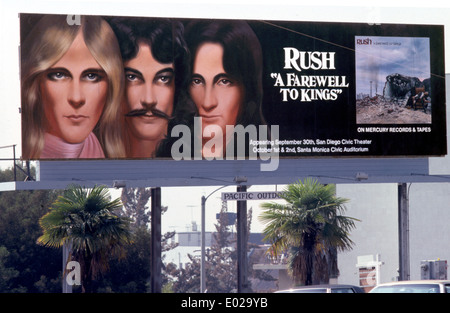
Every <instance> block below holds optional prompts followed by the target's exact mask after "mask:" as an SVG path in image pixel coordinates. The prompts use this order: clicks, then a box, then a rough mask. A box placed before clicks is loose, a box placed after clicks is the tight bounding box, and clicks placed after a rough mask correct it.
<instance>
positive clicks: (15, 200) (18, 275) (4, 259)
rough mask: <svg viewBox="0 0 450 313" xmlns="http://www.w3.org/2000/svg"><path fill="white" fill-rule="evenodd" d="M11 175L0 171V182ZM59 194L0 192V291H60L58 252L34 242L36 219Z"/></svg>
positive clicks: (19, 175)
mask: <svg viewBox="0 0 450 313" xmlns="http://www.w3.org/2000/svg"><path fill="white" fill-rule="evenodd" d="M13 177H14V176H13V169H11V168H10V169H5V170H2V171H0V180H1V181H12V180H13ZM17 179H18V180H24V179H25V176H24V174H23V173H22V172H20V171H19V172H18V173H17ZM60 193H61V192H60V191H55V190H50V191H48V190H30V191H4V192H0V254H1V256H0V277H2V278H1V279H0V281H1V282H0V293H11V292H14V293H17V292H60V291H61V279H60V275H61V271H62V266H61V263H62V262H61V260H62V258H61V252H60V251H57V250H51V251H49V249H46V248H44V247H42V246H40V245H37V244H36V240H37V238H38V237H39V236H40V235H41V229H40V227H39V218H40V217H41V216H42V215H44V214H45V213H47V211H48V208H49V207H50V205H51V203H53V201H55V199H56V197H57V196H58V195H59V194H60ZM4 275H5V276H4ZM3 278H4V279H3Z"/></svg>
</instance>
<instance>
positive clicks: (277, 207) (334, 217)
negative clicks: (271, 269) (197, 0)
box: [260, 179, 356, 285]
mask: <svg viewBox="0 0 450 313" xmlns="http://www.w3.org/2000/svg"><path fill="white" fill-rule="evenodd" d="M283 199H284V200H286V204H281V203H273V202H271V203H264V204H262V207H263V208H264V209H265V210H264V211H263V213H262V214H261V216H260V219H261V220H262V221H263V222H265V223H266V227H265V229H264V234H265V239H266V240H268V241H269V242H271V247H270V248H269V253H270V254H272V255H274V256H277V255H279V254H280V253H283V252H286V251H288V250H290V257H291V258H290V263H289V269H290V272H291V274H292V276H293V277H294V279H295V280H296V282H297V283H298V284H302V285H311V284H312V283H319V282H328V279H329V273H330V268H336V264H333V263H336V260H335V258H334V257H333V256H334V255H335V254H336V251H345V250H349V249H351V248H352V246H353V242H352V240H351V239H350V236H349V234H350V231H351V230H352V229H354V228H355V221H356V219H354V218H351V217H347V216H343V215H342V213H343V212H344V211H345V206H344V204H345V203H346V202H347V201H348V199H344V198H340V197H336V196H335V188H334V185H322V184H320V183H318V182H317V181H316V180H312V179H306V180H305V181H304V182H301V181H299V182H298V183H295V184H291V185H288V186H287V188H286V190H285V193H284V196H283Z"/></svg>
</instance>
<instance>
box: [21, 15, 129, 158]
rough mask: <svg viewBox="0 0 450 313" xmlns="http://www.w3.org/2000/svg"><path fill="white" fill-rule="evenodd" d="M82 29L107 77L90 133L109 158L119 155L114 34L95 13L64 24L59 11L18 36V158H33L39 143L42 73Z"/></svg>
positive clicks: (119, 66) (119, 67) (120, 85)
mask: <svg viewBox="0 0 450 313" xmlns="http://www.w3.org/2000/svg"><path fill="white" fill-rule="evenodd" d="M79 31H82V33H83V38H84V41H85V43H86V46H87V47H88V49H89V51H90V52H91V54H92V56H93V57H94V58H95V60H96V61H97V62H98V64H99V65H100V66H101V67H102V68H103V70H104V71H105V73H106V75H107V79H108V94H107V99H106V104H105V107H104V110H103V113H102V116H101V117H100V120H99V122H98V123H97V127H96V129H95V132H96V134H97V137H98V139H99V141H100V143H101V145H102V147H103V150H104V153H105V155H106V156H107V157H110V158H120V157H124V156H125V148H124V145H123V141H122V132H123V129H124V127H123V122H122V118H121V117H120V114H121V108H120V102H121V99H122V97H123V92H124V74H123V63H122V57H121V54H120V49H119V44H118V42H117V38H116V36H115V34H114V32H113V31H112V29H111V27H110V26H109V24H108V23H107V22H106V21H105V20H104V19H103V18H101V17H98V16H81V18H80V24H79V25H76V24H75V25H69V24H68V23H67V16H65V15H45V16H44V17H42V18H41V19H40V20H39V22H38V23H37V25H36V26H35V27H34V28H33V30H32V31H31V32H30V33H29V35H28V36H27V38H26V39H25V40H24V42H23V44H22V47H21V66H22V158H24V159H38V158H39V157H40V153H41V151H42V148H43V146H44V134H45V116H44V113H43V105H42V103H41V94H40V83H41V80H42V77H43V75H44V73H45V72H46V71H47V70H48V69H49V68H50V67H51V66H52V65H53V64H55V63H56V62H57V61H58V60H59V59H61V58H62V56H63V55H64V54H65V53H66V51H67V50H68V49H69V47H70V46H71V44H72V42H73V41H74V39H75V37H76V35H77V34H78V32H79Z"/></svg>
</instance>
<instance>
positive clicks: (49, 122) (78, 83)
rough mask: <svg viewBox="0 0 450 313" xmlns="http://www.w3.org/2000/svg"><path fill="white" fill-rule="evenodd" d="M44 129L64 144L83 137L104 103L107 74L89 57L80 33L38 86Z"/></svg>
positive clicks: (95, 119)
mask: <svg viewBox="0 0 450 313" xmlns="http://www.w3.org/2000/svg"><path fill="white" fill-rule="evenodd" d="M40 90H41V95H42V105H43V108H44V114H45V117H46V123H45V128H46V132H48V133H50V134H51V135H54V136H56V137H59V138H61V139H62V140H64V141H65V142H67V143H71V144H76V143H80V142H82V141H83V140H85V139H86V138H87V137H88V135H89V134H90V133H91V132H92V131H93V129H94V127H95V126H96V125H97V123H98V121H99V119H100V116H101V114H102V112H103V108H104V106H105V103H106V97H107V91H108V82H107V79H106V73H105V72H104V71H103V69H102V68H101V67H100V65H99V64H98V63H97V61H96V60H95V59H94V57H93V56H92V54H91V52H90V51H89V49H88V47H87V46H86V43H85V42H84V39H83V35H82V33H81V32H79V33H78V35H77V36H76V37H75V40H74V41H73V43H72V45H71V46H70V48H69V49H68V50H67V52H66V53H65V54H64V55H63V57H62V58H61V59H60V60H59V61H58V62H56V63H55V64H54V65H53V66H52V67H50V68H49V69H48V70H47V71H46V73H45V74H44V76H43V79H42V82H41V85H40Z"/></svg>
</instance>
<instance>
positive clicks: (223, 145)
mask: <svg viewBox="0 0 450 313" xmlns="http://www.w3.org/2000/svg"><path fill="white" fill-rule="evenodd" d="M185 34H186V35H185V38H186V43H187V45H188V47H189V50H190V52H191V56H192V57H191V68H190V73H191V76H190V83H189V87H188V89H189V95H190V98H191V100H192V101H193V102H194V103H195V105H196V107H197V114H198V116H200V117H201V120H202V141H203V142H202V143H203V145H202V146H203V147H202V156H203V157H219V156H223V155H224V154H225V152H227V154H228V151H227V150H229V149H228V148H229V147H227V146H228V145H229V144H230V143H231V139H232V138H231V137H232V136H233V135H231V136H229V137H228V139H227V134H226V129H227V125H231V126H233V127H234V126H236V125H242V126H243V127H246V126H248V125H264V124H265V121H264V117H263V116H262V111H261V104H262V50H261V46H260V44H259V40H258V38H257V37H256V35H255V33H254V32H253V30H252V29H251V27H250V26H249V25H248V24H247V23H246V22H243V21H226V20H198V21H192V22H190V23H189V24H187V26H186V32H185ZM228 128H229V129H232V128H230V127H228ZM214 129H216V132H215V133H213V132H214ZM218 132H221V133H222V134H221V135H222V137H223V138H222V140H219V138H220V136H217V133H218ZM218 137H219V138H218ZM227 140H229V141H227ZM245 140H246V139H245ZM237 144H238V143H237V141H234V146H236V145H237ZM242 144H243V145H244V146H246V147H248V144H247V143H245V142H244V143H242ZM231 148H235V147H231ZM234 152H235V156H236V155H237V154H236V149H234ZM247 153H248V149H246V151H243V152H242V153H240V154H241V155H240V156H244V155H246V154H247Z"/></svg>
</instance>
